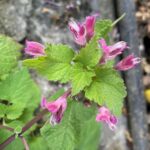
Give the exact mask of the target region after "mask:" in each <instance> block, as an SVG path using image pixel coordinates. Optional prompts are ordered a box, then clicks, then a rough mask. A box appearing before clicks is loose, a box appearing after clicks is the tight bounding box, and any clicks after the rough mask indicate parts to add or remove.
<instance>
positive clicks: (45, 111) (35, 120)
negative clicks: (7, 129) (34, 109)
mask: <svg viewBox="0 0 150 150" xmlns="http://www.w3.org/2000/svg"><path fill="white" fill-rule="evenodd" d="M47 112H48V111H47V109H44V110H43V111H41V112H40V113H39V114H38V115H37V116H35V117H34V118H33V119H32V120H31V121H29V122H28V123H27V124H26V125H25V126H24V127H23V128H22V131H21V132H20V133H19V134H18V136H19V137H21V136H22V134H23V133H24V132H26V131H27V130H28V129H29V128H31V127H32V126H33V125H34V124H35V123H36V122H37V121H39V120H40V119H41V118H42V117H43V116H44V115H45V114H46V113H47ZM15 137H16V133H14V134H13V135H11V136H10V137H9V138H7V139H6V140H5V141H4V142H3V143H2V144H0V150H2V149H4V148H5V147H6V146H7V145H8V144H10V143H11V142H12V141H14V140H15Z"/></svg>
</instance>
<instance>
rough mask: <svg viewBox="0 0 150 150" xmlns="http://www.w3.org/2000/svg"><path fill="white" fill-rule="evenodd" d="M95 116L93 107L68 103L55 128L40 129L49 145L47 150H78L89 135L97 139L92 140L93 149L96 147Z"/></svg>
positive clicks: (72, 102) (97, 125)
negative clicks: (60, 120)
mask: <svg viewBox="0 0 150 150" xmlns="http://www.w3.org/2000/svg"><path fill="white" fill-rule="evenodd" d="M95 114H96V107H95V105H93V106H91V107H85V106H84V105H83V104H82V103H80V102H77V101H69V104H68V107H67V110H66V112H65V114H64V117H63V119H62V122H61V123H60V124H58V125H56V126H50V125H49V124H47V125H45V126H44V127H43V128H42V129H41V133H42V136H43V137H44V139H45V141H46V142H47V144H48V145H49V149H51V150H56V149H58V150H59V149H61V150H75V149H76V148H77V149H78V148H79V147H80V146H81V145H82V144H84V146H85V144H86V142H89V139H90V137H89V136H90V135H91V138H95V137H97V139H93V140H94V143H93V144H94V147H96V146H98V145H95V144H97V141H99V137H98V135H99V127H100V124H99V123H96V121H95ZM91 118H92V120H91ZM89 123H91V124H92V125H93V124H94V126H91V124H89ZM88 124H89V125H88ZM93 127H95V128H93ZM89 128H90V129H89ZM86 129H87V131H86ZM88 129H89V130H88ZM96 131H97V132H96ZM88 132H89V133H88ZM89 144H90V143H89ZM93 144H92V145H93ZM82 148H83V147H82Z"/></svg>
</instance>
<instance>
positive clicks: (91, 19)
mask: <svg viewBox="0 0 150 150" xmlns="http://www.w3.org/2000/svg"><path fill="white" fill-rule="evenodd" d="M95 21H96V16H87V17H86V20H85V28H86V38H87V40H90V39H91V38H92V37H93V35H94V26H95Z"/></svg>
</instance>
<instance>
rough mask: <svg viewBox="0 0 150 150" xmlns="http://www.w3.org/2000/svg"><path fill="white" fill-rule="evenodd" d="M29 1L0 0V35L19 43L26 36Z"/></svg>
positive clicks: (29, 8)
mask: <svg viewBox="0 0 150 150" xmlns="http://www.w3.org/2000/svg"><path fill="white" fill-rule="evenodd" d="M30 10H31V0H21V1H20V0H0V33H1V34H5V35H8V36H11V37H13V38H14V39H16V40H17V41H21V40H22V39H23V38H25V36H26V30H27V17H28V16H29V14H30Z"/></svg>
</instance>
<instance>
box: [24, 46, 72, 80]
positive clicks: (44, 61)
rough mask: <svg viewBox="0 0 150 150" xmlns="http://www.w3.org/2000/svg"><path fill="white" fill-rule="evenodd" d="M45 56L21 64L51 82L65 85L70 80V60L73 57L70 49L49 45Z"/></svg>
mask: <svg viewBox="0 0 150 150" xmlns="http://www.w3.org/2000/svg"><path fill="white" fill-rule="evenodd" d="M46 51H47V56H45V57H38V58H34V59H27V60H24V61H23V64H24V65H25V66H27V67H29V68H32V69H35V70H36V71H38V73H40V74H42V75H43V76H45V77H46V78H47V79H49V80H52V81H60V82H61V83H66V82H67V81H69V80H70V73H71V60H72V58H73V57H74V52H73V50H72V49H70V48H69V47H67V46H66V45H50V46H49V47H48V48H47V50H46Z"/></svg>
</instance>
